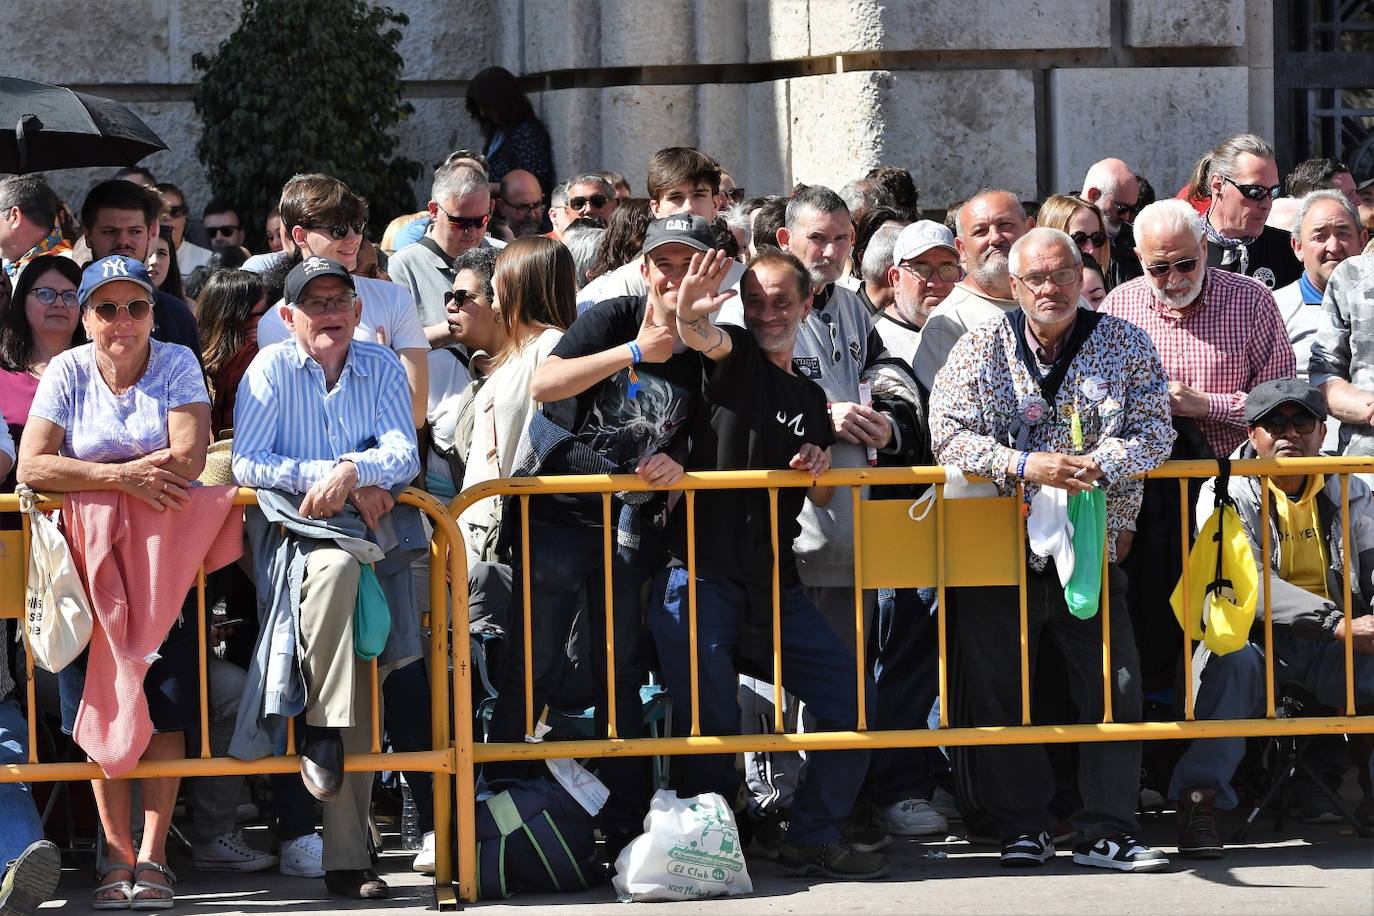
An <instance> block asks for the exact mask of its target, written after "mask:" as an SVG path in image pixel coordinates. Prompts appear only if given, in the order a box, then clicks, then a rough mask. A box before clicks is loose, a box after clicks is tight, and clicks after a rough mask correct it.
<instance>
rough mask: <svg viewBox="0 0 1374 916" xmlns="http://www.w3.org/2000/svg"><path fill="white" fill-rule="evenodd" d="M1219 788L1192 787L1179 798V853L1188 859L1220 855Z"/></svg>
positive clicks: (1213, 857)
mask: <svg viewBox="0 0 1374 916" xmlns="http://www.w3.org/2000/svg"><path fill="white" fill-rule="evenodd" d="M1216 794H1217V793H1216V790H1215V789H1188V790H1187V791H1185V792H1184V793H1183V797H1182V798H1180V799H1179V800H1178V854H1179V855H1181V856H1183V857H1184V858H1187V859H1220V858H1221V856H1222V850H1223V846H1222V843H1221V837H1220V836H1218V835H1217V812H1216V808H1215V807H1213V800H1214V799H1215V798H1216Z"/></svg>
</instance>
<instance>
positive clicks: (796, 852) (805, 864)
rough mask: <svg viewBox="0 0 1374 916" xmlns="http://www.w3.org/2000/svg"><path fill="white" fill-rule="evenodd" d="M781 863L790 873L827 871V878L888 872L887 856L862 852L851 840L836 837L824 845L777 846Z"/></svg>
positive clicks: (870, 875)
mask: <svg viewBox="0 0 1374 916" xmlns="http://www.w3.org/2000/svg"><path fill="white" fill-rule="evenodd" d="M778 865H779V866H780V867H781V868H782V870H783V871H785V872H787V873H788V874H789V875H824V876H825V877H827V878H850V879H853V878H881V877H882V876H883V875H885V874H887V860H886V859H884V858H883V857H882V856H881V855H879V854H878V853H876V852H860V851H859V850H857V849H855V848H854V846H853V845H852V844H851V843H850V842H849V841H848V840H835V841H834V842H832V843H826V844H825V845H824V846H792V845H791V844H789V843H786V842H784V843H783V844H782V846H780V847H779V848H778Z"/></svg>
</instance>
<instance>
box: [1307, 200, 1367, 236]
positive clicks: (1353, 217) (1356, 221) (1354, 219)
mask: <svg viewBox="0 0 1374 916" xmlns="http://www.w3.org/2000/svg"><path fill="white" fill-rule="evenodd" d="M1323 200H1331V201H1335V202H1336V203H1338V204H1340V205H1341V209H1342V210H1344V211H1345V215H1346V216H1348V217H1350V224H1351V225H1352V226H1354V227H1355V230H1356V231H1357V232H1358V231H1359V230H1360V228H1361V227H1360V211H1359V210H1357V209H1355V205H1354V204H1352V203H1351V202H1350V198H1348V197H1346V196H1345V194H1344V193H1343V192H1341V191H1334V190H1331V189H1330V188H1327V189H1325V190H1322V191H1313V192H1312V193H1310V194H1306V195H1304V196H1303V198H1302V199H1301V200H1300V201H1298V213H1297V215H1296V216H1295V217H1294V218H1293V238H1295V239H1297V240H1298V241H1302V221H1303V220H1305V219H1307V211H1308V210H1311V209H1312V207H1313V205H1315V204H1317V203H1320V202H1321V201H1323Z"/></svg>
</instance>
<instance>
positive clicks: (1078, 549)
mask: <svg viewBox="0 0 1374 916" xmlns="http://www.w3.org/2000/svg"><path fill="white" fill-rule="evenodd" d="M1069 524H1070V525H1072V526H1073V558H1074V559H1073V575H1072V576H1070V577H1069V581H1068V583H1067V584H1066V585H1065V586H1064V601H1065V602H1066V603H1067V604H1068V606H1069V613H1070V614H1073V616H1075V617H1077V618H1078V619H1079V620H1091V619H1092V618H1093V617H1095V616H1097V605H1098V602H1099V601H1100V600H1101V598H1102V550H1103V546H1104V541H1105V538H1106V535H1107V494H1106V493H1105V492H1103V490H1102V489H1101V488H1100V487H1093V488H1092V489H1091V490H1089V491H1087V492H1086V493H1071V494H1069Z"/></svg>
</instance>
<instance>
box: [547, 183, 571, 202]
mask: <svg viewBox="0 0 1374 916" xmlns="http://www.w3.org/2000/svg"><path fill="white" fill-rule="evenodd" d="M571 184H572V182H569V181H565V182H562V183H561V184H557V185H554V188H553V190H552V191H550V192H549V206H550V207H566V206H567V205H568V188H569V186H570V185H571Z"/></svg>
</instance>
